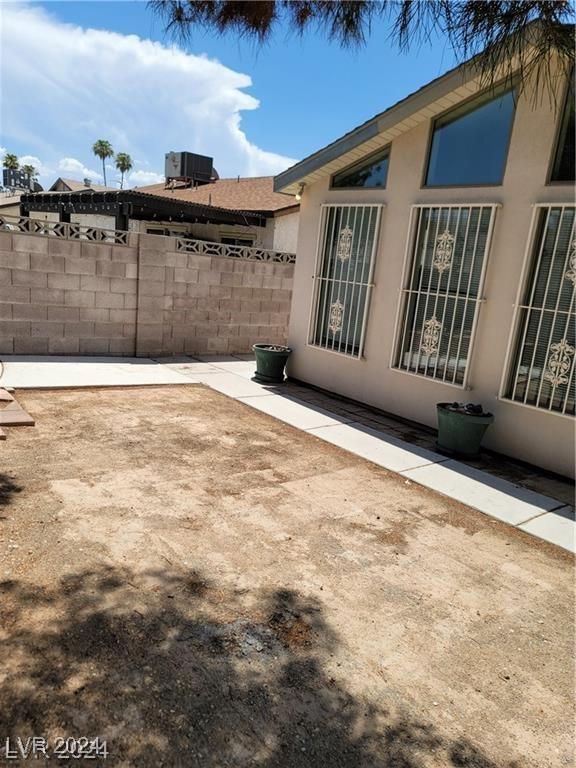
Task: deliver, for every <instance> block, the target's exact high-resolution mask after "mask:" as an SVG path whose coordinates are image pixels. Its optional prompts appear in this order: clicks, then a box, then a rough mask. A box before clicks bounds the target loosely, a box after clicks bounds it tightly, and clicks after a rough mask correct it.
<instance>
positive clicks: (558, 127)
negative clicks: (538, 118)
mask: <svg viewBox="0 0 576 768" xmlns="http://www.w3.org/2000/svg"><path fill="white" fill-rule="evenodd" d="M575 70H576V68H574V67H573V68H572V70H571V71H570V72H569V74H568V77H567V78H566V82H565V84H564V95H563V98H562V109H561V110H559V112H560V115H559V117H558V118H557V120H556V129H555V131H554V141H553V142H552V152H551V153H550V161H549V163H548V174H547V175H546V186H547V187H557V186H559V187H566V186H572V187H573V186H574V184H575V183H576V182H575V180H572V181H555V180H554V179H553V178H552V174H553V173H554V166H555V165H556V156H557V154H558V150H559V148H560V137H561V134H562V127H563V124H564V118H565V116H566V110H567V108H568V103H569V100H570V91H571V89H572V81H573V79H574V78H575V77H576V71H575Z"/></svg>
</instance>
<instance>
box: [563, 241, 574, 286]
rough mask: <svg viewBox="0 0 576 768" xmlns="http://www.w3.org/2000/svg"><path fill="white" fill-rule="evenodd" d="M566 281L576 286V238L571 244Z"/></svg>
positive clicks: (565, 275)
mask: <svg viewBox="0 0 576 768" xmlns="http://www.w3.org/2000/svg"><path fill="white" fill-rule="evenodd" d="M564 279H565V280H570V282H571V283H572V284H573V285H574V286H576V237H575V238H574V239H573V240H572V242H571V243H570V256H569V258H568V269H567V270H566V272H565V273H564Z"/></svg>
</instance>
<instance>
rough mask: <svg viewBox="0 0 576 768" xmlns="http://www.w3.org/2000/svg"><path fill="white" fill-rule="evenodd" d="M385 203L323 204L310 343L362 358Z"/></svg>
mask: <svg viewBox="0 0 576 768" xmlns="http://www.w3.org/2000/svg"><path fill="white" fill-rule="evenodd" d="M381 208H382V206H380V205H325V206H323V216H322V229H321V233H322V234H321V239H320V251H319V254H318V263H317V266H316V275H315V276H314V302H313V313H312V327H311V334H310V336H311V338H310V342H311V343H312V344H315V345H316V346H319V347H323V348H324V349H330V350H332V351H333V352H341V353H342V354H346V355H353V356H355V357H360V356H361V355H362V347H363V342H364V330H365V327H366V316H367V312H368V303H369V299H370V289H371V285H372V273H373V269H374V254H375V252H376V243H377V238H378V226H379V223H380V211H381Z"/></svg>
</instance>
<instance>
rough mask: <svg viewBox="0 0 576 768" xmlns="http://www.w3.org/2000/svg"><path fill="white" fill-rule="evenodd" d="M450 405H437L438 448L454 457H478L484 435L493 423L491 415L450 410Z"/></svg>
mask: <svg viewBox="0 0 576 768" xmlns="http://www.w3.org/2000/svg"><path fill="white" fill-rule="evenodd" d="M451 405H452V403H438V404H437V405H436V412H437V414H438V443H437V445H438V448H439V449H440V450H441V451H443V452H444V453H449V454H452V455H454V456H468V457H471V456H478V454H479V453H480V446H481V444H482V438H483V437H484V433H485V432H486V430H487V429H488V427H489V426H490V424H492V422H493V421H494V416H493V415H492V414H491V413H479V414H476V413H463V412H462V411H456V410H451V409H450V406H451Z"/></svg>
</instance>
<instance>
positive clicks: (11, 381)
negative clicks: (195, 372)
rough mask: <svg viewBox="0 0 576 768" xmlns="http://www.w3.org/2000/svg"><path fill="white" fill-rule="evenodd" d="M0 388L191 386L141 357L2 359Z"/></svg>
mask: <svg viewBox="0 0 576 768" xmlns="http://www.w3.org/2000/svg"><path fill="white" fill-rule="evenodd" d="M1 360H2V363H3V364H4V373H3V375H2V379H1V380H0V381H1V384H2V386H3V387H14V388H15V389H43V388H48V389H49V388H57V389H60V388H73V387H117V386H142V385H149V384H190V383H191V379H190V377H186V376H183V375H182V374H180V373H178V371H177V370H173V369H172V368H170V367H168V366H166V365H160V364H159V363H156V362H155V361H154V360H148V359H146V358H140V357H72V356H56V355H51V356H42V355H3V356H2V358H1Z"/></svg>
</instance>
